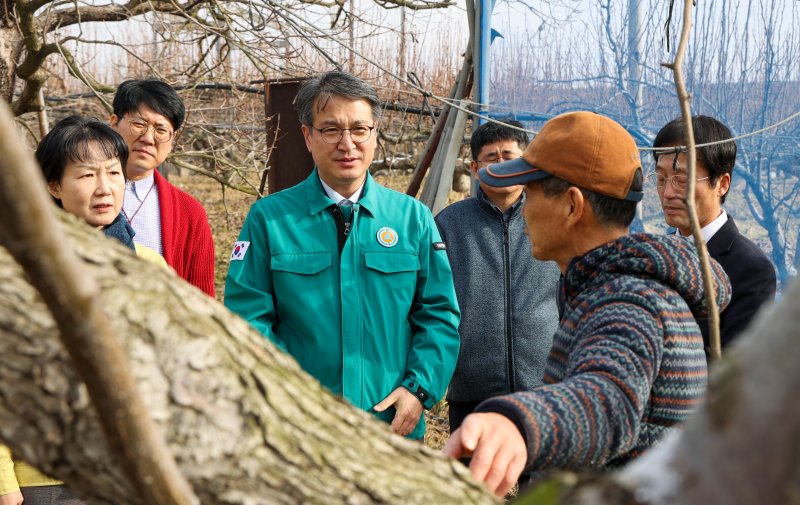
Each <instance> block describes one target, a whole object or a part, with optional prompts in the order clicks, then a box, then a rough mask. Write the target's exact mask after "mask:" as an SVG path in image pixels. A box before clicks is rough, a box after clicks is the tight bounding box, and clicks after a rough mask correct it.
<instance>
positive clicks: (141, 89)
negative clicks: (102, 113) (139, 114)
mask: <svg viewBox="0 0 800 505" xmlns="http://www.w3.org/2000/svg"><path fill="white" fill-rule="evenodd" d="M142 104H144V105H147V106H148V107H150V108H151V109H153V110H154V111H155V112H157V113H159V114H161V115H162V116H164V117H165V118H167V119H168V120H169V122H170V123H172V127H173V128H174V129H175V130H176V131H177V130H180V128H181V126H182V125H183V120H184V119H185V118H186V106H185V105H184V104H183V100H181V97H179V96H178V93H176V92H175V89H173V87H172V86H170V85H169V84H167V83H166V82H164V81H160V80H158V79H135V80H130V81H125V82H123V83H122V84H120V85H119V87H118V88H117V93H116V94H115V95H114V103H113V107H114V114H116V115H117V117H119V118H121V117H123V116H124V115H125V114H127V113H129V112H136V111H137V110H139V107H141V106H142Z"/></svg>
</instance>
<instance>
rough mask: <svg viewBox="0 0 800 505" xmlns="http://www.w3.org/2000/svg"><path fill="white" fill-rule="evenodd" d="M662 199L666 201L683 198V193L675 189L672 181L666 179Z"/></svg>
mask: <svg viewBox="0 0 800 505" xmlns="http://www.w3.org/2000/svg"><path fill="white" fill-rule="evenodd" d="M663 193H664V198H666V199H668V200H669V199H673V198H681V199H682V198H683V191H682V190H680V189H678V188H676V187H675V185H674V184H672V179H667V181H666V184H664V189H663Z"/></svg>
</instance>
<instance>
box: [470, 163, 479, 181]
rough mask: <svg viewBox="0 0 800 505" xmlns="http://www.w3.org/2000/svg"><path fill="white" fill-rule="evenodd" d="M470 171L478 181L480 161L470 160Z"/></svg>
mask: <svg viewBox="0 0 800 505" xmlns="http://www.w3.org/2000/svg"><path fill="white" fill-rule="evenodd" d="M469 173H470V174H472V178H473V179H475V180H476V181H477V180H478V162H477V161H475V160H470V161H469Z"/></svg>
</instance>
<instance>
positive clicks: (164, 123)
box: [111, 79, 214, 297]
mask: <svg viewBox="0 0 800 505" xmlns="http://www.w3.org/2000/svg"><path fill="white" fill-rule="evenodd" d="M113 107H114V114H113V115H112V116H111V127H112V128H114V130H116V131H117V133H119V134H120V135H122V137H123V138H124V139H125V141H126V142H127V143H128V148H129V149H130V155H129V157H128V164H127V166H126V169H127V175H128V182H127V183H126V185H125V200H124V203H123V212H124V213H125V217H126V218H127V219H128V222H129V223H130V225H131V226H132V227H133V229H134V230H135V231H136V236H135V237H134V241H135V242H137V243H140V244H143V245H146V246H148V247H150V248H151V249H154V250H156V251H158V252H159V253H160V254H161V255H162V256H164V259H165V260H166V261H167V263H168V264H169V265H170V266H171V267H172V268H173V269H174V270H175V271H176V272H177V273H178V275H179V276H181V277H182V278H184V279H185V280H186V281H187V282H189V283H191V284H193V285H194V286H196V287H198V288H199V289H201V290H203V291H205V292H206V293H208V294H209V295H210V296H212V297H213V296H214V239H213V238H212V236H211V227H210V226H209V224H208V217H207V216H206V211H205V209H203V206H202V205H200V203H199V202H198V201H197V200H195V199H194V198H193V197H192V196H190V195H189V194H187V193H185V192H183V191H181V190H180V189H178V188H177V187H175V186H174V185H172V184H170V183H169V182H168V181H167V180H166V179H164V177H162V176H161V174H159V173H158V171H156V168H158V167H159V166H160V165H161V164H162V163H163V162H164V160H165V159H166V158H167V156H168V155H169V153H170V152H171V151H172V147H173V145H174V142H175V135H176V133H177V132H178V130H180V128H181V125H182V124H183V120H184V117H185V116H186V109H185V107H184V105H183V101H182V100H181V98H180V97H179V96H178V94H177V93H176V92H175V90H174V89H172V87H171V86H170V85H169V84H167V83H165V82H163V81H159V80H156V79H146V80H131V81H125V82H123V83H122V84H120V85H119V88H117V93H116V95H114V103H113Z"/></svg>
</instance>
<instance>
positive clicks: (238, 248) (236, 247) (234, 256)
mask: <svg viewBox="0 0 800 505" xmlns="http://www.w3.org/2000/svg"><path fill="white" fill-rule="evenodd" d="M249 248H250V242H245V241H241V242H236V243H235V244H233V251H232V252H231V261H242V260H243V259H244V255H245V254H247V249H249Z"/></svg>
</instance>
